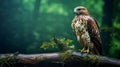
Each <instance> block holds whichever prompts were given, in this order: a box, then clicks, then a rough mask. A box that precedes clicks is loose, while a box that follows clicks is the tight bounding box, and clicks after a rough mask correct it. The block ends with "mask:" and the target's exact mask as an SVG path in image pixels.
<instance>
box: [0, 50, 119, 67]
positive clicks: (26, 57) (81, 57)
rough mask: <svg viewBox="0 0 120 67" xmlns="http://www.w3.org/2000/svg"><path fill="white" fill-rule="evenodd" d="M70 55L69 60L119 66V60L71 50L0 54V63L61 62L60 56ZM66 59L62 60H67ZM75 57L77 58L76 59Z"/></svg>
mask: <svg viewBox="0 0 120 67" xmlns="http://www.w3.org/2000/svg"><path fill="white" fill-rule="evenodd" d="M68 54H69V55H71V57H72V59H70V57H68V58H67V59H70V60H71V61H75V62H78V61H83V62H89V63H97V64H99V65H112V66H113V65H114V66H118V67H119V66H120V60H117V59H113V58H108V57H105V56H98V55H90V54H87V53H81V52H71V51H67V52H65V53H44V54H0V64H1V63H7V62H10V61H13V60H15V62H17V63H24V64H26V63H29V64H35V63H40V62H42V61H51V62H63V60H62V59H61V57H63V58H64V57H65V56H67V55H68ZM67 59H66V60H65V58H64V61H67ZM76 59H77V60H76Z"/></svg>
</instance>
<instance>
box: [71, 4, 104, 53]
mask: <svg viewBox="0 0 120 67" xmlns="http://www.w3.org/2000/svg"><path fill="white" fill-rule="evenodd" d="M74 13H75V17H74V19H73V20H72V24H71V26H72V29H73V31H74V32H75V35H76V37H77V40H78V42H79V43H80V45H82V46H83V49H82V50H81V52H85V53H89V54H96V55H101V54H102V43H101V39H100V33H99V26H98V24H97V21H96V20H95V19H94V18H92V17H91V16H90V14H89V12H88V10H87V9H86V8H85V7H83V6H78V7H76V8H74Z"/></svg>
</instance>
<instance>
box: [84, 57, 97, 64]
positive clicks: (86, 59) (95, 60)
mask: <svg viewBox="0 0 120 67" xmlns="http://www.w3.org/2000/svg"><path fill="white" fill-rule="evenodd" d="M84 60H85V61H88V62H92V63H96V62H99V59H98V56H86V57H84Z"/></svg>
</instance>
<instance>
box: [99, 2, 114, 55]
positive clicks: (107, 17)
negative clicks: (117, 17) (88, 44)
mask: <svg viewBox="0 0 120 67" xmlns="http://www.w3.org/2000/svg"><path fill="white" fill-rule="evenodd" d="M103 13H104V16H103V21H102V22H103V23H102V26H107V27H112V14H113V0H104V6H103ZM110 34H111V32H110V31H106V30H104V29H103V30H102V36H101V37H102V40H103V41H102V42H103V45H104V48H103V49H104V50H105V51H104V52H105V53H106V54H108V52H109V48H110V42H111V37H110Z"/></svg>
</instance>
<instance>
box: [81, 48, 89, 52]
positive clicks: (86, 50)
mask: <svg viewBox="0 0 120 67" xmlns="http://www.w3.org/2000/svg"><path fill="white" fill-rule="evenodd" d="M80 52H83V53H89V52H90V49H89V47H87V49H86V48H85V47H83V49H82V50H81V51H80Z"/></svg>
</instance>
